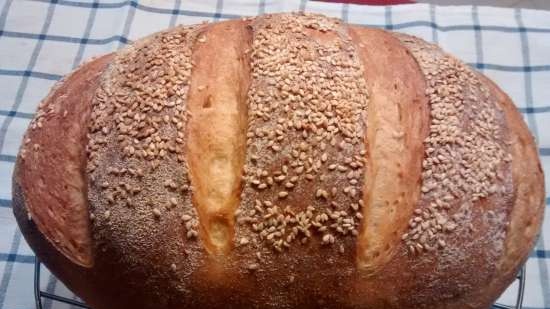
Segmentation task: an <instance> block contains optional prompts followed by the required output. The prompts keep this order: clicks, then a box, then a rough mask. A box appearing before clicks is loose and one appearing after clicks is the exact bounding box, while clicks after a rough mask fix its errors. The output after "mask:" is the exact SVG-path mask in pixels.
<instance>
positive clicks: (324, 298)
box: [13, 13, 545, 309]
mask: <svg viewBox="0 0 550 309" xmlns="http://www.w3.org/2000/svg"><path fill="white" fill-rule="evenodd" d="M544 196H545V194H544V184H543V174H542V170H541V167H540V162H539V158H538V153H537V148H536V146H535V143H534V140H533V138H532V136H531V134H530V133H529V131H528V129H527V127H526V125H525V123H524V121H523V119H522V117H521V115H520V114H519V113H518V112H517V110H516V109H515V107H514V105H513V103H512V102H511V100H510V99H509V98H508V97H507V96H506V95H505V94H504V93H503V92H502V91H501V90H500V89H499V88H498V87H497V86H496V85H495V84H493V83H492V82H491V81H490V80H488V79H487V78H485V77H484V76H483V75H481V74H480V73H478V72H476V71H474V70H473V69H471V68H469V67H468V66H467V65H465V64H464V63H462V62H461V61H459V60H457V59H456V58H454V57H452V56H450V55H448V54H446V53H445V52H443V51H442V50H441V49H440V48H438V47H437V46H436V45H433V44H429V43H427V42H425V41H423V40H420V39H418V38H415V37H412V36H409V35H405V34H398V33H392V32H387V31H382V30H375V29H369V28H363V27H358V26H349V25H345V24H343V23H341V22H340V21H339V20H336V19H332V18H328V17H324V16H321V15H310V14H298V13H293V14H291V13H289V14H275V15H265V16H260V17H257V18H246V19H242V20H232V21H226V22H220V23H213V24H201V25H195V26H185V27H184V26H180V27H176V28H172V29H169V30H166V31H163V32H159V33H156V34H153V35H151V36H149V37H147V38H144V39H141V40H139V41H136V42H135V43H133V44H131V45H130V46H128V47H127V48H125V49H123V50H120V51H118V52H116V53H113V54H109V55H105V56H103V57H99V58H96V59H93V60H91V61H89V62H87V63H85V64H83V65H82V66H81V67H80V68H78V69H77V70H76V71H74V72H73V73H71V74H70V75H68V76H67V77H66V78H64V79H63V80H61V81H60V82H59V83H58V84H57V85H56V86H55V87H54V89H52V91H51V93H50V94H49V95H48V96H47V97H46V98H45V99H44V101H43V102H42V103H41V104H40V106H39V108H38V111H37V113H36V115H35V117H34V119H33V120H32V122H31V124H30V128H29V130H28V131H27V133H26V135H25V137H24V141H23V145H22V147H21V150H20V153H19V156H18V159H17V164H16V169H15V172H14V176H13V201H14V205H13V206H14V212H15V215H16V217H17V220H18V223H19V226H20V227H21V230H22V232H23V234H24V236H25V238H26V240H27V241H28V243H29V244H30V246H31V247H32V248H33V250H34V251H35V252H36V254H37V255H38V256H39V257H40V259H41V260H42V261H43V262H44V263H45V264H46V265H47V266H48V268H49V269H50V270H51V271H52V272H53V273H54V274H55V275H56V276H57V277H59V278H60V279H61V280H62V281H63V282H64V283H65V284H66V285H67V286H68V287H69V288H70V289H71V290H73V291H74V292H75V293H76V294H77V295H79V296H80V297H81V298H82V299H83V300H85V301H86V302H87V303H88V304H89V305H90V306H91V307H92V308H94V309H183V308H368V309H384V308H391V309H398V308H399V309H403V308H407V309H413V308H430V309H433V308H436V309H437V308H460V309H466V308H476V309H477V308H489V307H490V305H491V304H492V303H493V302H494V301H495V299H496V298H497V297H498V296H499V295H500V293H502V291H503V290H504V289H505V288H506V287H507V286H508V285H509V284H510V282H512V280H513V278H514V277H515V275H516V272H517V271H518V269H519V267H520V266H521V264H522V263H523V262H524V261H525V260H526V258H527V256H528V254H529V251H530V250H531V249H532V247H533V245H534V241H535V239H536V236H537V234H538V233H539V231H540V226H541V221H542V217H543V211H544Z"/></svg>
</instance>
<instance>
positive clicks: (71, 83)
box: [16, 55, 112, 266]
mask: <svg viewBox="0 0 550 309" xmlns="http://www.w3.org/2000/svg"><path fill="white" fill-rule="evenodd" d="M111 59H112V55H107V56H103V57H101V58H99V59H97V60H94V61H93V62H91V63H90V64H86V65H83V66H81V67H80V68H79V69H77V70H75V71H74V72H73V73H71V74H70V75H69V76H67V77H66V78H64V79H63V80H61V81H59V82H58V83H57V85H56V86H55V87H54V89H52V91H51V93H50V94H49V95H48V97H46V98H45V99H44V100H43V101H42V103H41V104H40V106H39V108H38V111H37V113H36V116H35V118H34V119H33V121H32V122H31V124H30V126H31V129H30V130H28V131H27V133H26V134H25V137H24V145H23V147H22V148H21V154H20V156H19V160H18V163H17V165H18V166H20V167H19V169H18V170H19V171H20V173H19V174H16V176H17V177H18V181H19V183H20V185H21V186H22V190H24V191H26V192H33V194H28V195H26V196H25V198H26V201H25V203H26V205H27V209H28V216H29V220H31V219H32V220H33V221H34V222H35V223H36V224H37V226H38V227H39V229H40V230H41V231H42V232H43V233H44V236H45V237H46V239H48V240H49V241H50V242H52V243H53V244H54V246H55V247H56V248H57V249H59V250H60V251H62V252H63V253H64V254H65V255H66V256H67V257H68V258H69V259H70V260H71V261H73V262H75V263H77V264H79V265H85V266H91V265H92V264H93V259H92V245H91V236H90V224H89V220H88V203H87V197H86V195H87V190H86V177H85V175H84V174H85V169H84V164H85V162H86V152H85V144H86V141H87V137H86V135H87V129H86V127H85V126H83V125H82V124H85V123H88V121H89V117H90V112H91V104H89V102H90V101H91V98H93V96H94V93H95V91H96V88H95V87H94V86H93V84H94V81H95V80H97V79H98V76H99V74H101V73H102V72H103V70H104V68H105V67H106V65H107V64H108V63H109V62H110V61H111ZM60 158H63V159H62V160H61V161H60Z"/></svg>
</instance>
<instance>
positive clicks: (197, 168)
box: [186, 21, 250, 254]
mask: <svg viewBox="0 0 550 309" xmlns="http://www.w3.org/2000/svg"><path fill="white" fill-rule="evenodd" d="M197 42H198V43H197V44H196V45H195V48H194V51H193V59H192V62H193V72H192V74H191V88H190V89H189V95H188V98H187V106H188V107H187V108H188V111H189V114H190V115H191V117H190V119H189V122H188V125H187V128H186V130H187V132H188V133H187V137H186V138H187V153H186V156H187V160H188V162H189V171H190V176H191V179H190V180H191V183H192V184H193V187H194V189H195V190H194V191H193V195H194V196H193V200H194V203H195V207H196V209H197V211H198V215H199V222H200V226H201V229H200V231H201V239H202V240H203V242H204V245H205V247H206V248H207V249H208V250H209V251H210V252H212V253H214V254H217V253H223V254H227V253H228V251H229V250H230V249H231V248H232V247H233V244H234V241H233V237H234V234H235V233H234V222H235V215H234V214H235V210H236V209H237V207H238V206H239V202H240V193H241V186H242V183H241V179H242V177H241V175H242V170H243V165H244V160H245V156H246V127H247V106H246V94H247V91H248V87H249V70H250V69H249V67H248V66H249V64H248V62H249V61H248V56H247V49H248V48H249V46H250V30H249V29H247V25H246V22H244V21H231V22H226V23H221V24H213V25H210V26H208V27H207V28H206V29H204V31H203V32H201V34H199V35H198V39H197ZM219 46H223V52H221V53H220V51H219V49H218V47H219Z"/></svg>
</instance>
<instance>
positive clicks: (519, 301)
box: [34, 258, 526, 309]
mask: <svg viewBox="0 0 550 309" xmlns="http://www.w3.org/2000/svg"><path fill="white" fill-rule="evenodd" d="M40 272H41V263H40V261H39V260H38V258H36V259H35V261H34V299H35V302H36V309H43V307H42V299H43V298H47V299H51V300H53V301H57V302H60V303H65V304H68V305H72V306H74V307H78V308H88V309H91V308H90V307H88V306H87V305H86V304H85V303H83V302H80V301H77V300H74V299H70V298H66V297H63V296H59V295H56V294H54V293H49V292H46V291H43V290H42V288H41V287H40ZM525 277H526V273H525V265H523V266H522V267H521V269H520V271H519V273H518V275H517V277H516V280H518V291H517V295H516V302H515V305H512V306H510V305H503V304H499V303H495V304H494V305H493V307H492V308H491V309H521V308H523V294H524V292H525Z"/></svg>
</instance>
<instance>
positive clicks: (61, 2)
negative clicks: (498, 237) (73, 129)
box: [0, 0, 550, 309]
mask: <svg viewBox="0 0 550 309" xmlns="http://www.w3.org/2000/svg"><path fill="white" fill-rule="evenodd" d="M284 11H308V12H318V13H324V14H326V15H329V16H334V17H339V18H342V19H343V20H345V21H347V22H349V23H353V24H361V25H368V26H373V27H379V28H384V29H388V30H395V31H401V32H405V33H409V34H413V35H416V36H419V37H422V38H424V39H425V40H428V41H432V42H436V43H438V44H439V45H441V46H442V47H443V48H444V49H445V50H447V51H449V52H451V53H453V54H454V55H456V56H458V57H459V58H461V59H462V60H464V61H465V62H467V63H468V64H470V65H471V66H472V67H474V68H476V69H478V70H479V71H482V72H483V73H485V74H486V75H488V76H489V77H491V78H492V79H493V80H494V81H496V82H497V84H499V85H500V87H501V88H502V89H504V90H505V91H506V92H507V93H508V94H509V95H510V96H511V97H512V99H513V100H514V102H515V103H516V104H517V107H518V109H519V110H520V112H521V113H522V114H523V116H524V119H525V120H526V122H527V124H528V125H529V127H530V128H531V130H532V132H533V134H534V136H535V138H536V140H537V142H538V145H539V153H540V155H541V160H542V163H543V168H544V169H545V170H546V174H547V177H546V187H547V188H550V186H549V184H550V12H544V11H535V10H521V9H515V10H514V9H497V8H489V7H476V6H474V7H471V6H460V7H439V6H430V5H424V4H415V5H402V6H388V7H372V6H360V5H348V4H334V3H324V2H307V1H305V0H302V1H299V0H283V1H280V0H254V1H252V0H234V1H230V0H202V1H190V0H185V1H183V0H174V1H162V0H157V1H146V2H145V1H144V2H142V3H141V2H139V1H133V0H130V1H122V0H105V1H92V0H75V1H68V0H35V1H28V0H0V309H29V308H33V307H34V300H33V290H32V282H33V263H34V255H33V253H32V251H31V250H30V248H29V247H28V245H27V244H26V243H25V241H24V239H23V238H22V235H21V233H20V231H19V229H18V228H17V225H16V223H15V220H14V218H13V216H12V210H11V175H12V172H13V167H14V161H15V157H16V155H17V151H18V149H19V145H20V144H21V140H22V136H23V133H24V130H25V129H26V127H27V125H28V124H29V122H30V120H31V119H32V117H33V114H34V112H35V109H36V107H37V105H38V103H39V102H40V100H41V99H42V98H43V97H45V96H46V94H47V93H48V90H49V89H50V88H51V87H52V86H53V84H54V83H55V82H56V81H57V80H59V79H60V78H61V77H62V76H63V75H64V74H66V73H68V72H70V71H71V70H73V69H74V68H76V67H77V66H78V65H79V64H80V63H82V61H85V60H86V59H90V58H91V57H94V56H98V55H101V54H104V53H107V52H111V51H114V50H117V49H119V48H122V47H124V46H125V45H126V44H128V43H130V42H132V40H135V39H137V38H139V37H142V36H145V35H147V34H149V33H152V32H155V31H158V30H161V29H164V28H167V27H170V26H174V25H176V24H194V23H199V22H202V21H205V20H207V21H218V20H225V19H231V18H239V17H242V16H254V15H259V14H263V13H273V12H284ZM546 203H547V205H549V204H550V197H548V198H547V199H546ZM549 208H550V207H549ZM548 210H550V209H548V208H547V211H546V214H545V221H544V226H543V232H542V234H541V235H540V238H539V239H538V242H537V245H536V248H535V250H534V251H533V252H532V254H531V255H530V258H529V260H528V261H527V265H526V266H527V283H526V293H525V301H524V305H525V306H524V307H525V308H528V309H550V272H549V269H550V212H549V211H548ZM41 284H42V289H44V290H46V291H48V292H50V293H56V294H60V295H64V296H68V297H74V296H72V294H71V293H70V291H68V290H67V289H66V288H65V287H64V286H63V285H62V283H60V282H58V280H57V279H56V278H55V277H53V276H51V275H49V274H48V275H43V276H42V282H41ZM516 288H517V286H514V285H512V286H511V287H510V288H509V289H508V290H507V291H506V292H505V293H504V294H503V295H502V297H501V298H500V300H499V302H501V303H505V304H512V303H513V302H514V301H515V295H516V294H515V293H516ZM44 307H45V308H46V309H52V308H56V309H57V308H70V306H69V305H64V304H60V303H52V302H51V301H47V300H46V301H45V302H44Z"/></svg>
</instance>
